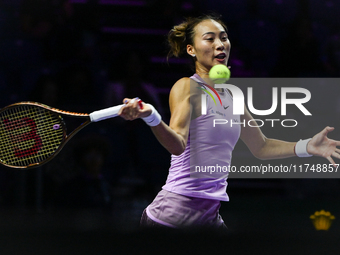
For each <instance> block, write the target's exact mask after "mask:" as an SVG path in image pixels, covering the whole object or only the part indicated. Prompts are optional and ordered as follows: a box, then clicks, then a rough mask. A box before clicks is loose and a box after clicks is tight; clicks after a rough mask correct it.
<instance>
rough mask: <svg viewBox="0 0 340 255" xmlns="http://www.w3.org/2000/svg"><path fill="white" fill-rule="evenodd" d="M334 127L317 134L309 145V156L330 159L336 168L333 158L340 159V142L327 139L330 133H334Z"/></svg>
mask: <svg viewBox="0 0 340 255" xmlns="http://www.w3.org/2000/svg"><path fill="white" fill-rule="evenodd" d="M333 130H334V127H326V128H324V129H323V130H322V131H321V132H320V133H318V134H316V135H315V136H314V137H313V138H312V140H310V142H309V143H308V145H307V152H308V153H309V154H312V155H315V156H320V157H324V158H326V159H328V161H329V162H330V163H332V164H333V166H334V167H336V164H335V162H334V160H333V158H332V157H334V158H338V159H340V149H338V148H337V146H340V141H336V140H332V139H329V138H328V137H327V135H328V133H329V132H331V131H333Z"/></svg>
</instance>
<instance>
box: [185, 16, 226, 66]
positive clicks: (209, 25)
mask: <svg viewBox="0 0 340 255" xmlns="http://www.w3.org/2000/svg"><path fill="white" fill-rule="evenodd" d="M230 47H231V45H230V41H229V39H228V34H227V32H226V31H225V30H224V28H223V26H222V25H221V24H220V23H218V22H216V21H214V20H204V21H202V22H201V23H199V24H198V25H197V26H196V27H195V36H194V45H193V46H192V54H195V55H196V59H197V61H196V68H200V69H201V70H205V69H206V70H205V71H209V70H210V68H211V67H213V66H214V65H217V64H224V65H227V63H228V59H229V52H230ZM188 51H189V48H188ZM189 54H190V53H189Z"/></svg>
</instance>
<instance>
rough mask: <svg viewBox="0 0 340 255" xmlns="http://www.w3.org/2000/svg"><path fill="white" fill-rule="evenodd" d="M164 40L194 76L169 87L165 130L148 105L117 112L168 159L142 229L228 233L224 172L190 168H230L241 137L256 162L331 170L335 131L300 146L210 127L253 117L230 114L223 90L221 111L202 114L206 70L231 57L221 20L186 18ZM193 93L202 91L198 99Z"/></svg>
mask: <svg viewBox="0 0 340 255" xmlns="http://www.w3.org/2000/svg"><path fill="white" fill-rule="evenodd" d="M168 42H169V44H170V48H171V49H170V55H174V56H176V57H181V56H183V55H184V54H189V55H190V56H191V57H192V59H193V60H194V63H195V70H196V73H195V74H194V75H193V76H192V77H190V78H182V79H180V80H178V81H177V82H176V83H175V84H174V86H173V87H172V89H171V92H170V99H169V103H170V110H171V119H170V124H169V125H167V124H165V123H164V122H163V121H161V116H160V115H159V114H158V112H157V110H156V109H155V108H154V107H153V106H152V105H149V104H144V103H143V107H142V108H141V107H140V104H138V100H131V99H129V98H126V99H124V103H125V104H126V106H125V107H123V108H121V110H120V112H119V115H120V116H121V117H123V118H124V119H126V120H134V119H136V118H142V119H143V120H144V121H145V122H146V123H147V124H148V125H150V126H151V129H152V131H153V133H154V135H155V136H156V138H157V139H158V141H159V142H160V143H161V144H162V145H163V146H164V147H165V148H166V149H167V150H168V151H169V152H170V153H171V154H172V156H171V166H170V169H169V175H168V178H167V180H166V184H165V185H164V186H163V187H162V190H161V191H160V192H159V193H158V195H157V196H156V198H155V199H154V201H153V202H152V203H151V204H150V205H149V206H148V207H147V208H146V209H145V210H144V212H143V215H142V219H141V225H142V226H165V227H170V228H184V227H189V226H190V227H192V226H206V227H213V228H225V224H224V222H223V220H222V218H221V216H220V215H219V208H220V201H228V200H229V197H228V195H227V193H226V187H227V181H226V180H227V176H228V174H227V173H219V174H216V175H211V176H206V175H201V176H200V175H197V176H193V175H191V174H192V170H191V169H190V166H192V161H193V160H194V161H195V160H196V161H195V162H198V163H199V164H201V165H209V164H213V165H216V164H219V165H221V166H222V165H223V166H228V165H230V162H231V153H232V151H233V149H234V146H235V144H236V142H237V141H238V139H239V138H241V139H242V140H243V141H244V142H245V144H246V145H247V146H248V148H249V149H250V151H251V152H252V154H253V155H254V156H255V157H257V158H259V159H281V158H288V157H293V156H299V157H307V156H312V155H315V156H321V157H324V158H326V159H327V160H328V161H329V162H330V163H332V164H335V163H334V160H333V159H332V157H334V158H338V159H339V158H340V154H339V153H340V150H339V149H337V148H336V146H339V145H340V142H339V141H335V140H331V139H329V138H328V137H327V134H328V133H329V132H330V131H332V130H333V128H331V127H326V128H325V129H324V130H322V131H321V132H320V133H318V134H316V135H315V136H314V137H313V138H311V139H307V140H300V141H299V142H286V141H281V140H276V139H270V138H267V137H266V136H265V135H264V134H263V133H262V132H261V130H260V128H259V127H255V128H254V127H249V126H247V125H233V126H232V127H231V126H230V125H216V126H215V127H213V122H212V121H213V119H216V115H218V118H219V119H221V118H225V119H233V120H234V121H236V122H238V121H240V122H243V121H245V123H248V121H250V120H252V119H253V118H252V116H251V115H250V113H249V112H248V111H247V110H246V111H245V114H244V115H239V116H236V115H233V111H232V95H231V94H230V92H229V91H228V90H223V91H219V92H218V93H219V96H220V98H221V101H222V105H223V106H225V107H224V109H223V108H216V107H221V106H219V105H218V104H217V106H216V105H215V104H214V103H213V102H212V99H211V97H208V96H207V97H206V98H207V106H206V108H207V114H206V115H201V103H200V102H201V94H200V93H202V92H201V91H202V90H200V89H197V87H201V88H202V89H203V88H204V89H207V88H206V85H207V84H208V82H209V79H208V77H209V76H208V73H209V70H210V69H211V68H212V67H213V66H214V65H217V64H224V65H227V63H228V58H229V53H230V47H231V45H230V41H229V39H228V34H227V30H226V26H225V24H224V23H223V22H222V21H221V20H220V19H219V18H218V17H214V16H209V15H207V16H203V17H199V18H189V19H187V20H186V21H185V22H183V23H181V24H179V25H177V26H175V27H174V28H173V29H172V30H171V31H170V32H169V35H168ZM198 91H199V92H200V93H196V92H198ZM227 106H228V107H227ZM222 111H224V112H222ZM221 112H222V113H221ZM253 123H256V122H255V121H254V122H253ZM198 141H199V144H200V145H199V146H197V142H198Z"/></svg>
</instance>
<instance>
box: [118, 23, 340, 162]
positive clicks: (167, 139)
mask: <svg viewBox="0 0 340 255" xmlns="http://www.w3.org/2000/svg"><path fill="white" fill-rule="evenodd" d="M194 30H195V34H194V44H193V45H187V53H188V54H189V55H191V56H193V55H195V56H193V57H194V59H195V69H196V73H197V74H198V75H200V77H201V78H203V79H205V80H208V77H209V75H208V74H209V70H210V69H211V67H213V66H214V65H216V64H224V65H227V63H228V59H229V53H230V48H231V44H230V41H229V39H228V34H227V33H226V31H225V30H224V28H223V26H221V25H220V24H219V23H218V22H216V21H214V20H210V19H209V20H204V21H202V22H201V23H199V24H198V25H196V27H195V28H194ZM219 54H222V56H223V58H222V59H220V60H218V59H217V58H216V56H217V55H219ZM190 86H191V85H190V78H182V79H180V80H178V81H177V82H176V83H175V84H174V86H173V87H172V89H171V91H170V97H169V103H170V111H171V119H170V124H169V125H167V124H165V123H164V122H163V121H162V122H161V123H160V124H159V125H157V126H155V127H151V129H152V131H153V133H154V135H155V136H156V138H157V139H158V141H159V142H160V143H161V144H162V145H163V146H164V147H165V148H166V149H167V150H168V151H169V152H170V153H171V154H174V155H180V154H181V153H182V152H183V151H184V150H185V147H186V144H187V140H188V134H189V125H190V120H191V119H192V118H195V117H197V116H199V115H200V113H199V109H198V108H199V107H197V104H193V102H196V101H197V100H196V98H197V95H193V94H191V92H190V91H194V90H190ZM196 91H197V90H196ZM130 100H131V99H129V98H125V99H124V100H123V101H124V103H126V106H125V107H123V108H122V109H121V110H120V112H119V115H120V116H121V117H123V118H124V119H126V120H134V119H136V118H142V117H146V116H148V115H150V114H151V109H150V108H149V107H148V106H147V105H146V104H144V107H143V109H140V108H139V107H138V104H137V102H136V101H135V102H133V103H131V102H130ZM245 109H246V107H245ZM251 119H253V117H252V116H251V115H250V113H249V112H248V110H246V111H245V114H244V115H242V116H241V121H243V120H245V122H246V123H248V121H249V120H251ZM241 127H242V129H241V137H240V138H241V139H242V140H243V141H244V142H245V144H246V145H247V146H248V148H249V149H250V151H251V152H252V154H253V155H254V156H255V157H257V158H260V159H279V158H287V157H293V156H295V153H294V146H295V144H296V142H285V141H281V140H276V139H270V138H267V137H266V136H265V135H264V134H263V133H262V131H261V129H260V128H259V127H257V128H254V127H248V126H247V125H246V126H245V127H243V126H241ZM333 130H334V128H331V127H326V128H325V129H323V130H322V131H321V132H320V133H318V134H316V135H315V136H314V137H313V139H312V140H311V141H310V142H309V143H308V145H307V152H308V153H309V154H312V155H315V156H321V157H324V158H326V159H327V160H328V161H329V162H330V163H332V164H333V165H335V162H334V160H333V159H332V157H334V158H338V159H339V158H340V154H339V153H340V150H339V149H337V148H336V146H340V142H339V141H335V140H332V139H329V138H328V137H327V134H328V133H329V132H331V131H333Z"/></svg>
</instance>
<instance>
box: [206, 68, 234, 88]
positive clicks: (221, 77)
mask: <svg viewBox="0 0 340 255" xmlns="http://www.w3.org/2000/svg"><path fill="white" fill-rule="evenodd" d="M209 78H210V80H212V81H213V83H214V84H221V83H225V82H226V81H227V80H229V78H230V70H229V68H228V67H226V66H225V65H222V64H219V65H215V66H213V67H212V68H211V69H210V71H209Z"/></svg>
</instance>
